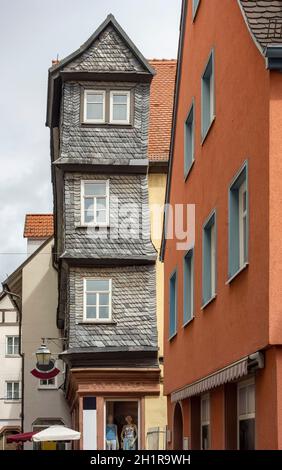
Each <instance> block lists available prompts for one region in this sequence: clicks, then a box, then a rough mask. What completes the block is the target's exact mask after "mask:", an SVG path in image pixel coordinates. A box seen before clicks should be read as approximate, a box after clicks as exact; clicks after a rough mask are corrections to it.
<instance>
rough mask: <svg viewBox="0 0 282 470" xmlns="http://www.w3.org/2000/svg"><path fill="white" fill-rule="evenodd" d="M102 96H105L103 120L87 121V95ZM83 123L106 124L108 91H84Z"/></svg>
mask: <svg viewBox="0 0 282 470" xmlns="http://www.w3.org/2000/svg"><path fill="white" fill-rule="evenodd" d="M93 93H95V94H97V95H98V94H101V95H103V118H102V119H87V95H91V94H93ZM83 122H85V123H89V124H104V123H105V122H106V91H105V90H95V89H94V90H90V89H85V90H84V99H83Z"/></svg>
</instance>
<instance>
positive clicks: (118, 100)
mask: <svg viewBox="0 0 282 470" xmlns="http://www.w3.org/2000/svg"><path fill="white" fill-rule="evenodd" d="M113 103H114V104H127V95H126V94H124V95H113Z"/></svg>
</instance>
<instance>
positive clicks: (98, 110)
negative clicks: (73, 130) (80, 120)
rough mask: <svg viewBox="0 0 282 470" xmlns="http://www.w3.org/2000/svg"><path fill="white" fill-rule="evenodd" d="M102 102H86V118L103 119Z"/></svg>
mask: <svg viewBox="0 0 282 470" xmlns="http://www.w3.org/2000/svg"><path fill="white" fill-rule="evenodd" d="M103 112H104V110H103V104H100V103H87V109H86V118H87V119H94V120H95V119H97V120H98V119H99V120H100V119H103Z"/></svg>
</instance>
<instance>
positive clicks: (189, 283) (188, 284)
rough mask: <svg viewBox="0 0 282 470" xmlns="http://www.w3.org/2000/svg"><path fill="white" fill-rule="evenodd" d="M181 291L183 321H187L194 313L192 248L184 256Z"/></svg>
mask: <svg viewBox="0 0 282 470" xmlns="http://www.w3.org/2000/svg"><path fill="white" fill-rule="evenodd" d="M183 270H184V272H183V275H184V279H183V293H184V311H183V323H184V325H185V324H186V323H188V322H189V321H190V320H191V319H192V318H193V315H194V259H193V250H190V251H189V252H188V253H187V254H186V255H185V257H184V266H183Z"/></svg>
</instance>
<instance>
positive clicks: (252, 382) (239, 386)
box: [237, 378, 256, 450]
mask: <svg viewBox="0 0 282 470" xmlns="http://www.w3.org/2000/svg"><path fill="white" fill-rule="evenodd" d="M250 385H253V386H254V391H255V411H254V412H253V413H247V414H244V415H240V412H239V411H240V403H239V392H240V390H241V389H242V388H245V387H248V386H250ZM245 419H254V420H255V419H256V387H255V379H254V378H251V379H249V380H243V381H241V382H238V383H237V449H238V450H239V449H240V421H244V420H245Z"/></svg>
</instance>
